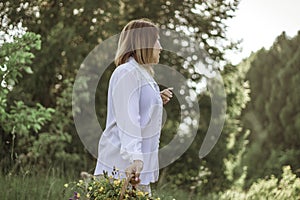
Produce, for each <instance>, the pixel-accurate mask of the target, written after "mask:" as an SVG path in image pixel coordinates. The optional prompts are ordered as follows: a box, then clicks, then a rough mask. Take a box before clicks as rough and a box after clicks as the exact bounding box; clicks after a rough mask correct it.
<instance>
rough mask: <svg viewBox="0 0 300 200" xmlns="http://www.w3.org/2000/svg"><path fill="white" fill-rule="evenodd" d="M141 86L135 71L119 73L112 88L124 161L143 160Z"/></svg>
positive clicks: (114, 110)
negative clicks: (140, 106)
mask: <svg viewBox="0 0 300 200" xmlns="http://www.w3.org/2000/svg"><path fill="white" fill-rule="evenodd" d="M140 90H141V88H140V85H139V80H138V76H136V75H135V74H134V71H127V70H125V71H122V73H118V74H117V77H116V79H115V80H114V87H113V88H112V103H113V112H114V116H115V119H116V123H117V126H118V130H119V137H120V142H121V148H120V154H121V156H122V158H123V159H126V160H127V159H129V161H130V162H133V160H142V161H143V155H142V134H141V125H140V109H139V102H140Z"/></svg>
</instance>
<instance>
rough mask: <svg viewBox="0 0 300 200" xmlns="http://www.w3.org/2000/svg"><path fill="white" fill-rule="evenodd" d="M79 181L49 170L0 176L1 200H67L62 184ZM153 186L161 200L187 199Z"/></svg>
mask: <svg viewBox="0 0 300 200" xmlns="http://www.w3.org/2000/svg"><path fill="white" fill-rule="evenodd" d="M79 179H80V177H79V173H75V172H69V173H68V175H64V174H63V173H62V172H61V170H54V169H50V170H48V172H46V173H41V174H39V175H31V174H29V173H24V174H22V175H11V174H10V175H3V174H0V186H1V187H0V199H1V200H28V199H29V200H64V199H65V200H68V199H69V198H70V197H72V196H73V194H71V193H65V191H64V184H65V183H70V182H73V181H78V180H79ZM165 189H166V188H164V189H160V188H156V187H155V186H153V194H158V195H159V196H160V197H162V198H161V199H162V200H173V199H177V200H181V199H187V198H186V197H187V195H188V194H187V193H185V192H184V191H180V190H177V191H166V190H165Z"/></svg>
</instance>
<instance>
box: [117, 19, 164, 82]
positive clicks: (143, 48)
mask: <svg viewBox="0 0 300 200" xmlns="http://www.w3.org/2000/svg"><path fill="white" fill-rule="evenodd" d="M158 34H159V30H158V27H157V26H155V25H154V24H153V23H152V22H151V21H149V20H148V19H138V20H132V21H130V22H129V23H128V24H127V25H126V26H125V27H124V28H123V30H122V32H121V34H120V38H119V42H118V49H117V53H116V56H115V64H116V66H119V65H121V64H123V63H125V62H127V60H128V58H129V57H131V56H132V57H134V59H135V60H136V61H137V62H138V63H139V64H141V65H142V66H143V67H145V68H146V69H147V71H148V72H149V73H150V74H151V75H152V76H153V75H154V71H153V69H152V66H151V63H154V62H153V61H154V58H153V47H154V44H155V42H156V40H157V38H158Z"/></svg>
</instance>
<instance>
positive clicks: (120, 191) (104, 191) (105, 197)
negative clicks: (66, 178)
mask: <svg viewBox="0 0 300 200" xmlns="http://www.w3.org/2000/svg"><path fill="white" fill-rule="evenodd" d="M117 173H118V170H116V169H115V168H114V169H113V172H112V175H115V174H117ZM112 175H110V176H109V175H108V174H107V173H104V176H103V178H97V177H95V176H92V175H89V177H88V178H85V179H84V180H79V181H78V182H73V183H70V184H65V185H64V187H65V190H70V191H72V192H73V197H71V198H69V200H77V199H80V200H81V199H85V200H121V199H124V200H160V198H154V197H151V196H150V195H149V194H148V193H147V192H141V191H138V190H135V189H134V187H131V188H129V187H127V183H128V182H127V180H126V179H120V178H119V179H114V178H113V177H114V176H112Z"/></svg>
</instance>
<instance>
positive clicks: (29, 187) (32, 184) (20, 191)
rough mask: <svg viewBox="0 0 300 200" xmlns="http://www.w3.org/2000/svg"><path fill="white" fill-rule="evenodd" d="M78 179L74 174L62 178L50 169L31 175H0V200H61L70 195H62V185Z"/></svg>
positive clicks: (59, 173)
mask: <svg viewBox="0 0 300 200" xmlns="http://www.w3.org/2000/svg"><path fill="white" fill-rule="evenodd" d="M76 179H78V175H75V173H74V174H73V175H72V174H69V175H68V176H64V175H63V174H62V173H61V172H59V171H58V170H53V169H50V170H48V172H46V173H41V174H38V175H31V174H30V173H24V174H20V175H12V174H7V175H4V174H0V199H1V200H52V199H53V200H63V199H68V197H70V194H64V184H65V183H68V182H71V181H74V180H76Z"/></svg>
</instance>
